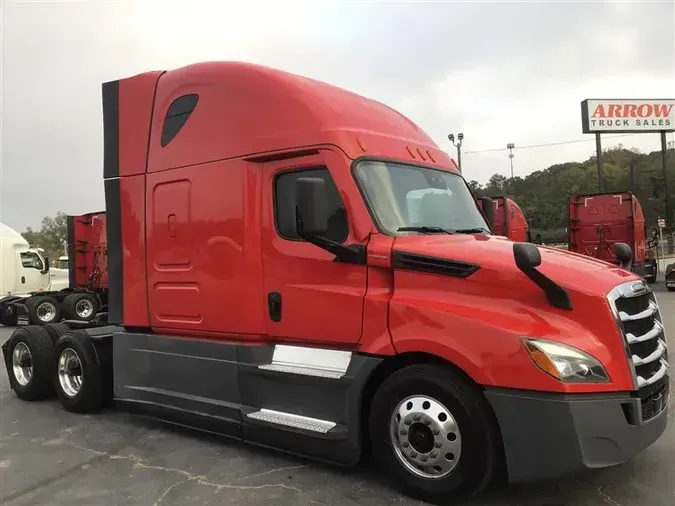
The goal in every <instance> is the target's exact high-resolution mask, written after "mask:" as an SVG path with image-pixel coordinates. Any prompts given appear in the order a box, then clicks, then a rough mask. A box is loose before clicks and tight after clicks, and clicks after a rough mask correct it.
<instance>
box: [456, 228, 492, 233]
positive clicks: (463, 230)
mask: <svg viewBox="0 0 675 506" xmlns="http://www.w3.org/2000/svg"><path fill="white" fill-rule="evenodd" d="M453 232H454V233H455V234H481V233H483V232H487V233H488V234H489V233H490V231H489V230H488V229H486V228H480V227H479V228H460V229H457V230H453Z"/></svg>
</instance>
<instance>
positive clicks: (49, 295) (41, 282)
mask: <svg viewBox="0 0 675 506" xmlns="http://www.w3.org/2000/svg"><path fill="white" fill-rule="evenodd" d="M66 264H67V258H66ZM68 284H69V283H68V271H67V270H65V271H64V270H63V269H58V271H56V272H52V269H51V268H50V263H49V258H47V257H46V256H45V255H44V251H43V250H42V249H40V248H31V247H30V245H29V244H28V242H27V241H26V240H25V239H24V238H23V236H22V235H21V234H19V233H18V232H17V231H16V230H14V229H12V228H11V227H9V226H7V225H5V224H2V223H0V324H2V325H5V326H14V325H16V324H17V322H18V319H19V311H18V309H20V307H21V308H23V307H25V311H26V313H27V319H28V320H29V322H31V323H37V324H46V323H55V322H58V321H59V320H60V319H61V299H62V298H63V297H62V296H60V295H62V294H64V293H66V292H67V290H68ZM56 294H59V296H55V295H56Z"/></svg>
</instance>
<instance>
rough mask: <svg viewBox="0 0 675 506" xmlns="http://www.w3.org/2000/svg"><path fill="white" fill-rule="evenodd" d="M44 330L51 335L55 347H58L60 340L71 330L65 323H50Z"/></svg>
mask: <svg viewBox="0 0 675 506" xmlns="http://www.w3.org/2000/svg"><path fill="white" fill-rule="evenodd" d="M43 328H44V329H45V330H46V331H47V334H49V337H50V338H51V340H52V343H54V346H56V342H57V341H58V340H59V338H60V337H61V336H62V335H63V334H65V333H66V332H68V331H69V330H70V327H69V326H68V325H66V324H65V323H48V324H47V325H45V326H44V327H43Z"/></svg>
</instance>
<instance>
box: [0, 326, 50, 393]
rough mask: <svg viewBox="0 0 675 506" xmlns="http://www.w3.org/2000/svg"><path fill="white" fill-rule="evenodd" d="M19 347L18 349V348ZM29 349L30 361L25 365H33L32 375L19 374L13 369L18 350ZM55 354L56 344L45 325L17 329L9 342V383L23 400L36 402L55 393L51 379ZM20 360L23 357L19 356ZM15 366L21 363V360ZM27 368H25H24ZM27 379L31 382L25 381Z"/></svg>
mask: <svg viewBox="0 0 675 506" xmlns="http://www.w3.org/2000/svg"><path fill="white" fill-rule="evenodd" d="M17 347H18V348H19V350H17ZM22 348H23V350H24V353H25V350H26V349H27V350H28V352H29V356H28V357H27V358H28V362H24V365H27V366H30V367H31V369H32V370H31V375H30V378H27V377H26V376H25V375H24V376H23V377H17V375H16V373H15V370H14V367H13V366H14V364H15V362H14V359H15V356H14V355H15V353H14V352H15V350H17V352H21V351H22V350H21V349H22ZM53 353H54V345H53V344H52V340H51V339H50V338H49V335H48V334H47V332H45V330H44V329H43V328H42V327H38V326H34V325H28V326H26V327H19V328H18V329H16V330H15V331H14V333H13V334H12V337H10V338H9V341H8V342H7V357H8V360H7V362H8V363H7V374H8V376H9V384H10V386H11V387H12V390H14V392H15V393H16V395H17V397H18V398H19V399H21V400H24V401H36V400H39V399H44V398H46V397H50V396H51V395H52V394H53V393H54V389H53V388H52V380H51V366H52V358H53ZM24 356H25V355H24ZM16 358H17V359H19V358H20V357H19V356H17V357H16ZM16 365H18V366H21V365H22V364H21V362H17V363H16ZM24 371H25V369H24ZM26 380H28V381H26Z"/></svg>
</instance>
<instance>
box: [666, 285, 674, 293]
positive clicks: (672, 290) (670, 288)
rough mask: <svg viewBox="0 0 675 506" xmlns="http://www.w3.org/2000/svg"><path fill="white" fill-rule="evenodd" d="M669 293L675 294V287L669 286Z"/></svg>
mask: <svg viewBox="0 0 675 506" xmlns="http://www.w3.org/2000/svg"><path fill="white" fill-rule="evenodd" d="M667 288H668V291H669V292H675V287H673V286H669V287H667Z"/></svg>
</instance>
